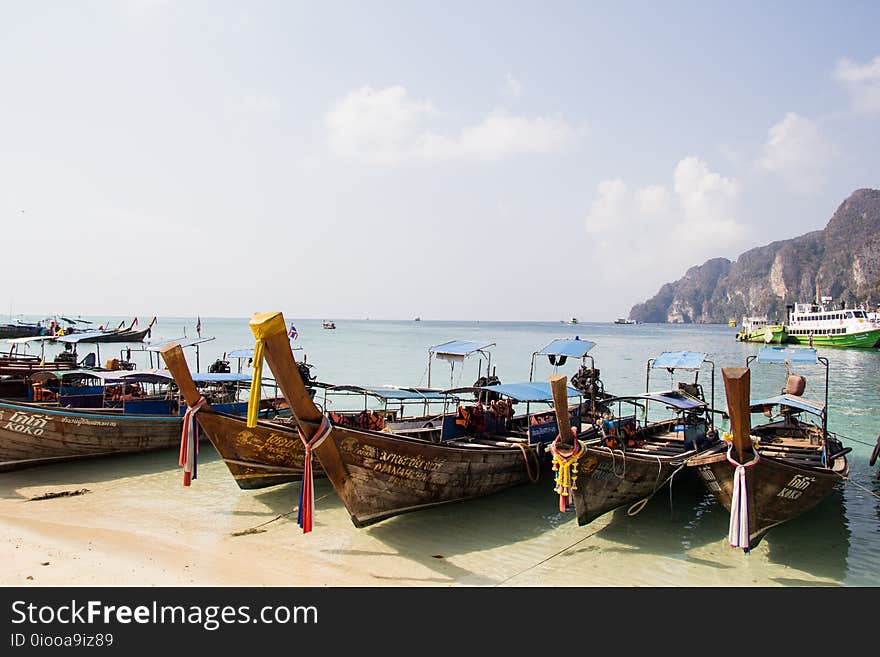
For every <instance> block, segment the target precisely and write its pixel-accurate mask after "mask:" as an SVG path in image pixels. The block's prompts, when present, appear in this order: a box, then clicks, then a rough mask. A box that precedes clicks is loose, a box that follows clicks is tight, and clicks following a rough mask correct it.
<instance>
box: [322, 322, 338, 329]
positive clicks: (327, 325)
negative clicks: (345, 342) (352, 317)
mask: <svg viewBox="0 0 880 657" xmlns="http://www.w3.org/2000/svg"><path fill="white" fill-rule="evenodd" d="M324 328H325V329H335V328H336V324H334V323H333V322H324Z"/></svg>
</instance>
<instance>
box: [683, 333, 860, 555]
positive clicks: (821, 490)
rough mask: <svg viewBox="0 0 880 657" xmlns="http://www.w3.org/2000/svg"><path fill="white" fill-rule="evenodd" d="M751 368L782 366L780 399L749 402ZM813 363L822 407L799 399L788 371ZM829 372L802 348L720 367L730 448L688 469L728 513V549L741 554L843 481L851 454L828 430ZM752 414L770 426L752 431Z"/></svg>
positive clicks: (796, 379) (800, 380)
mask: <svg viewBox="0 0 880 657" xmlns="http://www.w3.org/2000/svg"><path fill="white" fill-rule="evenodd" d="M752 362H755V363H770V364H784V365H785V366H786V370H787V373H788V376H787V379H786V383H785V387H784V388H783V390H782V393H781V394H779V395H776V396H773V397H768V398H766V399H759V400H753V401H750V400H749V392H750V383H751V381H750V372H751V370H750V365H751V364H752ZM817 363H820V364H821V365H822V366H824V368H825V402H824V403H823V402H820V401H814V400H811V399H806V398H804V397H803V393H804V389H805V386H806V379H805V378H804V377H803V376H800V375H796V374H792V370H791V369H790V368H791V365H793V364H803V365H816V364H817ZM828 369H829V367H828V359H827V358H824V357H821V356H818V354H817V353H816V350H815V349H811V348H801V347H788V348H782V347H762V348H761V350H760V351H759V352H758V354H757V355H756V356H749V357H748V358H747V360H746V367H728V368H723V370H722V374H723V376H724V386H725V389H726V391H727V406H728V413H729V415H730V425H731V439H730V443H729V444H728V443H726V442H725V443H722V444H720V445H718V446H716V447H715V448H713V449H712V450H710V451H709V452H708V453H705V454H701V455H698V456H695V457H693V458H692V459H690V460H689V461H688V465H689V466H690V467H692V468H695V469H696V470H697V472H698V473H699V474H700V476H701V478H702V480H703V483H704V484H705V485H706V487H707V488H708V489H709V491H710V492H711V493H712V494H713V495H714V496H715V498H716V499H717V500H718V501H719V502H720V503H721V504H722V505H724V507H725V508H726V509H727V510H728V511H730V513H731V521H730V533H729V540H730V544H731V547H740V548H742V549H743V550H744V551H746V552H748V551H749V550H750V549H752V548H754V547H755V546H756V545H758V543H759V542H760V541H761V539H762V538H763V537H764V536H765V535H766V533H767V532H768V531H769V530H770V529H772V528H773V527H776V526H777V525H781V524H782V523H784V522H787V521H789V520H792V519H794V518H797V517H798V516H800V515H802V514H803V513H805V512H806V511H808V510H810V509H812V508H813V507H815V506H816V505H817V504H818V503H819V502H821V501H822V500H823V499H824V498H825V497H826V496H827V495H828V494H829V493H830V492H831V490H832V489H833V488H834V487H835V486H836V485H837V484H838V483H839V482H840V481H841V480H842V479H843V477H845V476H846V475H847V473H848V471H849V465H848V463H847V459H846V454H848V453H849V452H850V451H851V448H849V447H844V446H843V445H842V443H841V442H840V439H839V438H838V437H837V436H836V435H835V434H833V433H831V432H830V431H828V416H827V407H828ZM754 413H763V414H764V415H766V416H767V417H768V418H769V421H768V422H766V423H765V424H761V425H758V426H754V427H752V426H751V418H750V415H751V414H754ZM805 416H809V419H805Z"/></svg>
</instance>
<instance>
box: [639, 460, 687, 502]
mask: <svg viewBox="0 0 880 657" xmlns="http://www.w3.org/2000/svg"><path fill="white" fill-rule="evenodd" d="M656 458H657V465H658V469H657V480H656V481H659V480H660V466H662V462H661V461H660V457H656ZM684 468H685V464H684V463H682V464H681V465H680V466H678V467H677V468H676V469H675V470H673V471H672V474H670V475H669V476H668V477H666V479H664V480H663V483H661V484H660V485H659V486H658V485H657V484H656V481H655V484H654V490H652V491H651V494H650V495H648V496H647V497H646V498H644V499H642V500H639V501H638V502H635V503H633V504H632V505H630V507H629V508H628V509H627V510H626V515H628V516H636V515H638V514H639V513H641V511H642V509H644V508H645V506H647V504H648V502H649V501H650V500H651V498H652V497H654V495H656V494H657V491H660V490H663V487H664V486H665V485H666V482H670V483H669V503H670V505H671V504H672V479H673V477H675V475H677V474H678V473H679V472H681V471H682V470H683V469H684Z"/></svg>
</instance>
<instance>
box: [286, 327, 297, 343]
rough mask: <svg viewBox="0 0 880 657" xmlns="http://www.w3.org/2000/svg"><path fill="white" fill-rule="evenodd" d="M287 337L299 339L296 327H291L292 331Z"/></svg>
mask: <svg viewBox="0 0 880 657" xmlns="http://www.w3.org/2000/svg"><path fill="white" fill-rule="evenodd" d="M287 337H288V338H293V339H294V340H296V339H297V338H298V337H299V333H297V332H296V327H295V326H294V325H293V324H291V325H290V330H289V331H288V332H287Z"/></svg>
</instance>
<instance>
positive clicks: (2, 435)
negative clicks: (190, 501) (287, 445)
mask: <svg viewBox="0 0 880 657" xmlns="http://www.w3.org/2000/svg"><path fill="white" fill-rule="evenodd" d="M196 378H197V380H198V382H199V385H201V386H202V393H203V394H204V395H205V396H206V397H207V398H209V399H214V400H216V403H217V404H218V407H219V408H222V409H225V410H228V411H229V412H238V413H244V412H246V410H247V401H242V400H240V399H238V397H239V396H243V395H240V393H241V392H242V391H246V390H249V388H250V382H251V377H250V376H248V375H242V374H222V375H219V374H210V375H206V374H197V375H196ZM32 381H33V389H32V398H33V401H29V402H23V401H22V402H19V401H11V400H0V471H6V470H17V469H21V468H26V467H30V466H36V465H44V464H48V463H55V462H59V461H71V460H77V459H82V458H88V457H96V456H105V455H110V454H121V453H128V452H142V451H148V450H154V449H162V448H166V447H172V446H174V445H177V444H179V442H180V434H181V415H182V414H183V412H184V410H185V409H184V408H182V407H181V405H180V403H179V399H178V397H177V394H176V392H175V391H174V390H173V388H171V384H173V382H174V380H173V378H172V377H171V375H170V373H169V372H167V371H162V370H151V371H114V372H109V371H95V370H64V371H57V372H41V373H38V374H35V375H34V376H33V377H32ZM268 408H271V400H266V401H265V404H264V412H267V409H268Z"/></svg>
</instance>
